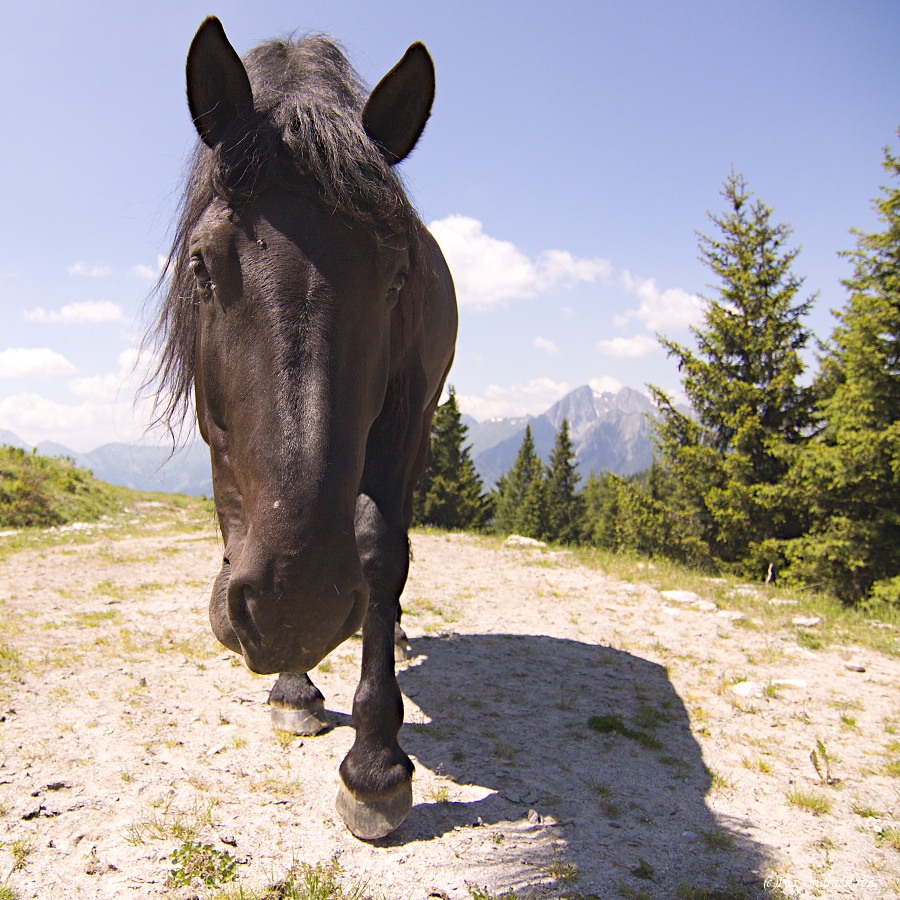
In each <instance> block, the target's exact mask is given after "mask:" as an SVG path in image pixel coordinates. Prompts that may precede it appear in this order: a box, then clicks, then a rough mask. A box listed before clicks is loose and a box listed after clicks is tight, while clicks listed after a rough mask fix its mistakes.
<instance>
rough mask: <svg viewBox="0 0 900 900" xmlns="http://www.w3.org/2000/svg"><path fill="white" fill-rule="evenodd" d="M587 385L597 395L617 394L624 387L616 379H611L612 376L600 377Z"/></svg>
mask: <svg viewBox="0 0 900 900" xmlns="http://www.w3.org/2000/svg"><path fill="white" fill-rule="evenodd" d="M588 384H589V385H590V387H592V388H593V389H594V390H595V391H596V392H597V393H598V394H618V393H619V391H621V390H622V388H623V387H624V385H623V384H622V382H621V381H619V379H618V378H613V377H612V375H601V376H600V377H599V378H592V379H591V380H590V381H589V382H588Z"/></svg>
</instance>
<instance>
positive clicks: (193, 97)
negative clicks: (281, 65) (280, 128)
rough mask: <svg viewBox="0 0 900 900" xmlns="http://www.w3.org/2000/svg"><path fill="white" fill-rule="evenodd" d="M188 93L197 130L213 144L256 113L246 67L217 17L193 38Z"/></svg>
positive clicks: (204, 139) (188, 64) (188, 66)
mask: <svg viewBox="0 0 900 900" xmlns="http://www.w3.org/2000/svg"><path fill="white" fill-rule="evenodd" d="M187 96H188V107H189V108H190V110H191V117H192V118H193V120H194V125H195V126H196V127H197V132H198V133H199V135H200V137H201V138H202V139H203V141H204V143H206V144H207V145H209V146H210V147H215V146H216V144H219V143H221V142H222V141H223V140H224V139H225V137H226V135H227V134H228V133H229V132H231V131H233V130H234V129H235V128H236V127H239V126H240V124H241V122H249V121H250V119H251V118H252V116H253V89H252V88H251V87H250V79H249V78H248V77H247V70H246V69H245V68H244V64H243V63H242V62H241V58H240V57H239V56H238V55H237V52H236V51H235V49H234V47H232V46H231V44H230V43H229V42H228V38H227V37H226V36H225V29H224V28H223V27H222V23H221V22H220V21H219V20H218V19H217V18H216V17H215V16H210V17H209V18H208V19H206V20H205V21H204V22H203V24H202V25H201V26H200V28H199V29H198V31H197V33H196V34H195V35H194V40H193V41H191V49H190V50H189V51H188V57H187Z"/></svg>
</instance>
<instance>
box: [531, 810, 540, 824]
mask: <svg viewBox="0 0 900 900" xmlns="http://www.w3.org/2000/svg"><path fill="white" fill-rule="evenodd" d="M528 821H529V822H531V824H532V825H540V824H541V817H540V814H539V813H538V811H537V810H536V809H529V810H528Z"/></svg>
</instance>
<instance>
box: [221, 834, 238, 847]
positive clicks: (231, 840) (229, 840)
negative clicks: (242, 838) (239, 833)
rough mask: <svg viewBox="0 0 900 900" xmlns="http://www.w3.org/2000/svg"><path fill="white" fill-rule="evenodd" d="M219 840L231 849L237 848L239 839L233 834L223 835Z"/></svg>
mask: <svg viewBox="0 0 900 900" xmlns="http://www.w3.org/2000/svg"><path fill="white" fill-rule="evenodd" d="M219 840H220V841H221V842H222V843H223V844H228V846H229V847H237V838H236V837H235V836H234V835H233V834H226V835H223V836H222V837H221V838H219Z"/></svg>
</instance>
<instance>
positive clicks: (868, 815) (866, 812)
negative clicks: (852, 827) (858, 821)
mask: <svg viewBox="0 0 900 900" xmlns="http://www.w3.org/2000/svg"><path fill="white" fill-rule="evenodd" d="M852 809H853V812H855V813H856V815H858V816H861V817H862V818H863V819H877V818H879V817H880V816H881V813H880V812H879V811H878V810H877V809H874V808H873V807H871V806H865V805H864V804H862V803H854V804H853V807H852Z"/></svg>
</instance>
